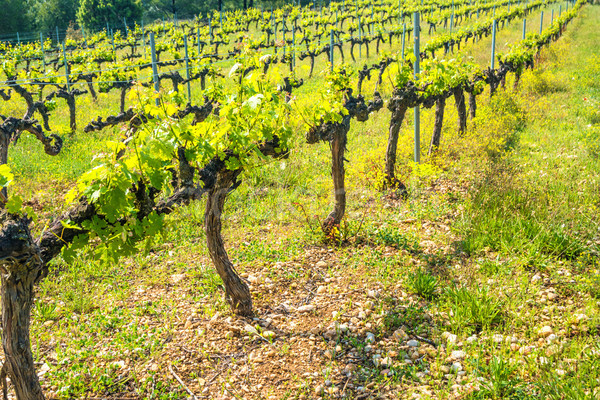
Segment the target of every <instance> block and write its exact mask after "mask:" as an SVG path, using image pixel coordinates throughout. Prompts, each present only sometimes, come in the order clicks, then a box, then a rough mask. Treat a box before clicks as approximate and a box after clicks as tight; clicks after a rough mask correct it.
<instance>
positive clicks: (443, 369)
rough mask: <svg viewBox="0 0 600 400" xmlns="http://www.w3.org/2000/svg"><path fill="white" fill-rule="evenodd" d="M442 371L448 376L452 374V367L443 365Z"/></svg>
mask: <svg viewBox="0 0 600 400" xmlns="http://www.w3.org/2000/svg"><path fill="white" fill-rule="evenodd" d="M440 371H442V373H444V374H448V373H450V367H449V366H447V365H442V366H441V367H440Z"/></svg>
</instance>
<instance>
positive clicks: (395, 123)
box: [385, 104, 408, 184]
mask: <svg viewBox="0 0 600 400" xmlns="http://www.w3.org/2000/svg"><path fill="white" fill-rule="evenodd" d="M406 110H408V107H407V106H406V105H404V104H401V105H399V106H398V107H397V108H396V109H395V110H394V111H393V112H392V119H391V120H390V132H389V137H388V145H387V150H386V152H385V176H386V180H387V183H388V184H393V182H395V181H396V173H395V168H396V151H397V149H398V135H399V133H400V127H401V126H402V122H403V121H404V116H405V115H406Z"/></svg>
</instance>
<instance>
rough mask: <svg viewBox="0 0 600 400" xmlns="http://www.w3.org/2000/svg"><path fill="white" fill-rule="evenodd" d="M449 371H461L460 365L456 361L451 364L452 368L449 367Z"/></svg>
mask: <svg viewBox="0 0 600 400" xmlns="http://www.w3.org/2000/svg"><path fill="white" fill-rule="evenodd" d="M450 370H451V371H452V372H458V371H462V365H461V364H460V363H459V362H458V361H456V362H453V363H452V366H451V367H450Z"/></svg>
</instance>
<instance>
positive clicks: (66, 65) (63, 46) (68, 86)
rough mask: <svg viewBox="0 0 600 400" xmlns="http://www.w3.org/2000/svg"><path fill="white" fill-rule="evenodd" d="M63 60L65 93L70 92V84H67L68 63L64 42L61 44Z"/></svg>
mask: <svg viewBox="0 0 600 400" xmlns="http://www.w3.org/2000/svg"><path fill="white" fill-rule="evenodd" d="M62 51H63V60H64V62H65V77H66V79H67V92H71V82H69V63H68V62H67V52H66V51H65V42H63V44H62Z"/></svg>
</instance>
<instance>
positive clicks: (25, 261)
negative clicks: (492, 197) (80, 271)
mask: <svg viewBox="0 0 600 400" xmlns="http://www.w3.org/2000/svg"><path fill="white" fill-rule="evenodd" d="M3 220H4V221H3V222H2V232H1V234H0V273H1V278H2V290H1V296H2V347H3V349H4V357H5V361H4V365H3V367H2V368H3V372H4V371H5V372H6V373H7V375H8V376H9V377H10V380H11V382H12V384H13V387H14V390H15V393H16V395H17V399H18V400H43V399H45V397H44V394H43V393H42V387H41V386H40V382H39V380H38V376H37V373H36V371H35V364H34V362H33V355H32V353H31V341H30V339H29V319H30V314H31V306H32V305H33V298H34V291H33V284H34V283H35V281H36V278H37V276H38V275H39V273H40V272H41V270H42V267H43V262H42V259H41V257H40V252H39V249H38V247H37V246H36V245H35V243H34V241H33V238H32V237H31V234H30V231H29V228H28V221H26V220H24V219H18V220H15V219H13V218H10V217H8V216H7V215H6V214H4V215H3Z"/></svg>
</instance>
